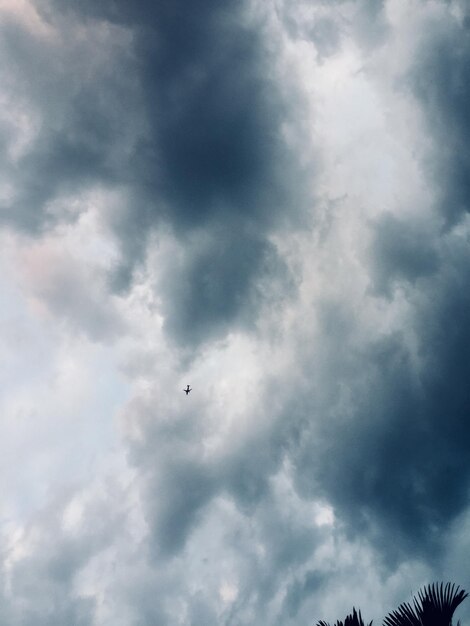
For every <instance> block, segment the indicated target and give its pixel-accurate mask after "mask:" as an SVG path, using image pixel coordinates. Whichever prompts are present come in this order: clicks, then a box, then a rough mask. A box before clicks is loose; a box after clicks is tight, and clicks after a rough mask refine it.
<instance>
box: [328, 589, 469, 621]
mask: <svg viewBox="0 0 470 626" xmlns="http://www.w3.org/2000/svg"><path fill="white" fill-rule="evenodd" d="M467 596H468V593H467V592H466V591H465V590H464V589H460V587H459V586H458V585H455V584H451V583H446V584H445V585H444V583H440V584H437V583H433V584H431V585H428V586H427V587H424V588H423V589H421V590H420V591H419V592H418V595H417V596H415V597H414V598H413V600H412V603H410V602H403V603H402V604H400V606H399V607H398V609H396V610H395V611H391V612H390V613H389V614H388V615H387V616H386V617H385V618H384V621H383V626H452V617H453V615H454V612H455V609H456V608H457V607H458V606H459V604H460V603H461V602H463V600H464V599H465V598H466V597H467ZM316 626H330V625H329V624H328V623H327V622H324V621H323V620H320V621H319V622H317V624H316ZM334 626H364V621H363V619H362V616H361V612H360V611H359V612H357V611H356V609H355V608H354V607H353V612H352V613H351V614H350V615H348V616H347V617H346V619H345V620H344V622H342V621H341V620H338V621H337V622H336V623H335V625H334ZM368 626H372V622H369V624H368ZM457 626H460V622H459V621H458V622H457Z"/></svg>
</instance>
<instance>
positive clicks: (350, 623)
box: [317, 607, 372, 626]
mask: <svg viewBox="0 0 470 626" xmlns="http://www.w3.org/2000/svg"><path fill="white" fill-rule="evenodd" d="M317 626H330V625H329V624H328V622H324V621H323V620H320V621H319V622H318V623H317ZM334 626H364V620H363V619H362V616H361V612H360V611H359V612H357V611H356V609H355V608H354V607H353V612H352V613H351V614H350V615H347V616H346V619H345V620H344V622H342V621H341V620H337V621H336V623H335V625H334ZM367 626H372V622H369V624H368V625H367Z"/></svg>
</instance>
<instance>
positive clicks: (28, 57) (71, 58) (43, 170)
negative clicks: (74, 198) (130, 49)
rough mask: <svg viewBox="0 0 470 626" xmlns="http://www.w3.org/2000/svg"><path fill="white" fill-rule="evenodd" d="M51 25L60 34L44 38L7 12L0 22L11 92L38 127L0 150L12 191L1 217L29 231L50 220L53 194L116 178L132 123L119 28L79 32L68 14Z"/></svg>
mask: <svg viewBox="0 0 470 626" xmlns="http://www.w3.org/2000/svg"><path fill="white" fill-rule="evenodd" d="M55 26H56V27H57V29H58V31H59V33H60V36H59V37H58V36H51V37H50V38H49V39H48V38H44V37H41V36H39V35H34V34H32V33H31V32H29V31H27V30H26V29H25V28H24V27H23V25H20V24H18V23H16V22H15V21H12V20H10V21H9V20H8V19H5V20H4V21H2V26H1V29H2V37H1V47H0V54H1V56H2V62H3V65H4V72H8V84H9V87H10V89H11V94H10V95H11V97H12V99H14V103H15V105H16V106H17V108H18V110H19V111H20V112H21V111H24V112H25V113H26V115H30V116H31V120H32V124H33V126H34V127H36V128H37V130H36V131H35V133H34V136H33V138H32V139H31V140H29V141H30V143H29V145H28V146H27V147H26V148H25V149H24V151H23V152H22V153H21V154H20V156H19V157H17V158H14V159H11V158H10V159H8V158H7V157H6V156H5V155H6V153H5V154H4V164H3V165H4V172H5V173H7V174H8V177H9V179H10V181H12V182H13V185H14V188H15V193H14V195H13V197H12V199H9V200H8V201H4V202H3V205H2V206H1V219H2V221H3V222H4V223H5V222H6V223H7V224H10V225H13V226H15V227H17V228H20V229H21V230H24V231H26V232H28V233H32V234H38V233H40V232H41V231H43V230H44V229H47V228H48V227H50V226H53V225H54V223H55V221H56V218H55V217H54V216H53V215H52V214H51V212H50V210H49V208H50V203H51V202H53V201H54V200H57V199H60V197H61V196H64V195H65V196H70V195H72V194H80V193H81V192H82V191H86V190H87V188H88V187H89V186H91V185H93V184H96V183H104V184H111V183H118V182H122V177H123V174H124V172H125V171H126V166H127V163H126V159H125V155H126V151H127V150H128V149H129V146H128V143H129V138H128V137H127V133H128V129H132V128H133V127H135V125H136V122H135V120H134V117H133V115H128V112H129V110H132V108H133V107H134V108H135V107H137V106H138V97H136V85H135V81H134V79H133V74H132V72H130V71H129V67H130V64H131V62H130V59H129V56H128V55H127V51H126V49H125V45H126V44H128V43H129V39H128V38H127V40H126V36H125V34H124V33H122V32H121V31H119V30H118V29H116V28H114V29H113V27H111V26H108V27H106V28H102V29H98V28H95V29H89V31H88V33H87V35H88V36H87V37H84V36H83V34H82V33H79V32H76V30H75V29H74V27H73V26H72V25H71V24H70V23H68V22H65V21H62V22H60V21H59V23H58V24H55ZM113 55H114V56H116V57H118V59H119V64H120V71H119V72H118V73H117V72H116V67H115V66H114V62H115V61H114V59H113V64H112V65H109V61H110V58H112V57H113ZM12 104H13V103H12ZM123 118H126V123H123Z"/></svg>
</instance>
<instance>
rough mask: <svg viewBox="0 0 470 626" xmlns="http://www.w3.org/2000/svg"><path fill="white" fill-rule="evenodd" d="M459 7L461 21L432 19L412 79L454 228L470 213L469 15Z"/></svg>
mask: <svg viewBox="0 0 470 626" xmlns="http://www.w3.org/2000/svg"><path fill="white" fill-rule="evenodd" d="M459 8H460V10H461V11H462V13H463V18H462V19H461V20H460V21H459V20H458V19H457V17H456V16H450V15H449V14H447V15H446V17H445V19H443V20H441V21H438V20H429V30H428V34H427V36H426V37H423V38H422V43H421V46H420V48H419V50H418V56H417V63H416V65H415V66H414V67H413V70H412V71H411V73H410V76H409V79H408V80H409V84H410V86H411V88H412V89H413V91H414V93H415V94H416V96H417V98H419V100H420V102H421V104H422V106H423V109H424V111H425V113H426V116H427V123H428V129H429V132H430V134H431V136H432V137H433V138H434V140H435V142H436V150H435V153H434V154H433V155H432V157H431V158H430V162H429V164H428V166H429V168H430V170H431V172H432V175H433V177H434V178H435V180H436V181H437V184H438V185H439V187H440V209H441V211H442V214H443V215H444V216H445V218H446V220H447V222H448V223H449V224H454V223H455V222H457V221H458V220H459V219H461V217H462V214H463V213H465V212H468V210H469V198H470V184H469V177H468V170H469V167H470V155H469V148H468V145H469V141H468V133H469V129H470V113H469V109H468V106H467V103H468V99H469V85H470V69H469V68H470V62H469V61H470V40H469V39H470V38H469V14H468V7H466V6H465V5H461V6H459Z"/></svg>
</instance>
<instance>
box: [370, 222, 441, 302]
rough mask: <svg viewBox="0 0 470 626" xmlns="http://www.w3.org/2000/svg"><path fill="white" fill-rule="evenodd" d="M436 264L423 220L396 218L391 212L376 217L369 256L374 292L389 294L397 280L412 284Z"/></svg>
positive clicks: (435, 266) (430, 272)
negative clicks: (370, 255)
mask: <svg viewBox="0 0 470 626" xmlns="http://www.w3.org/2000/svg"><path fill="white" fill-rule="evenodd" d="M438 266H439V257H438V253H437V251H436V247H435V241H434V240H433V237H432V232H430V229H429V227H428V226H427V224H426V223H419V222H416V223H413V222H412V220H410V219H409V220H407V221H404V220H399V219H397V218H396V217H394V216H393V215H392V214H385V215H383V216H382V217H381V218H380V219H379V220H378V222H377V224H376V226H375V237H374V243H373V246H372V258H371V268H372V273H373V277H374V280H373V288H374V290H375V291H376V292H377V293H379V294H381V295H387V296H390V295H391V290H392V288H393V287H394V286H395V285H396V284H397V283H399V282H400V280H402V281H405V282H406V283H411V284H413V285H414V284H415V283H416V281H417V280H418V279H419V278H421V277H426V276H430V275H432V274H433V273H434V272H435V271H436V270H437V269H438Z"/></svg>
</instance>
